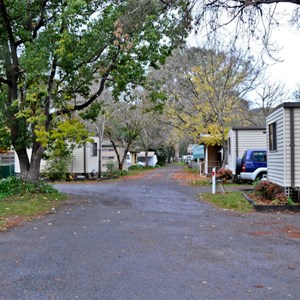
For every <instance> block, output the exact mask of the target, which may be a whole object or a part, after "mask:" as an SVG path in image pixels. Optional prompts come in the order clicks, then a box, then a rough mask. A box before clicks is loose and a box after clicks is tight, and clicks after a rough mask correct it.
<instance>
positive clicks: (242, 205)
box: [200, 192, 253, 213]
mask: <svg viewBox="0 0 300 300" xmlns="http://www.w3.org/2000/svg"><path fill="white" fill-rule="evenodd" d="M200 198H201V199H203V200H205V201H207V202H210V203H212V204H214V205H215V206H216V207H219V208H223V209H229V210H234V211H238V212H243V213H247V212H251V211H253V206H252V205H251V204H250V203H249V202H248V201H247V200H246V199H245V198H244V197H243V195H242V194H241V193H240V192H227V193H224V194H221V193H216V194H214V195H213V194H212V193H201V195H200Z"/></svg>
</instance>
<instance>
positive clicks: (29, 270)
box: [0, 167, 300, 300]
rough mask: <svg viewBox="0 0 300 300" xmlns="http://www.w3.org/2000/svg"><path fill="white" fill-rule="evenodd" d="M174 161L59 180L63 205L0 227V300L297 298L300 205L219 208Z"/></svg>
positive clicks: (299, 274)
mask: <svg viewBox="0 0 300 300" xmlns="http://www.w3.org/2000/svg"><path fill="white" fill-rule="evenodd" d="M180 170H181V169H180V167H167V168H160V169H155V170H154V171H153V172H152V171H151V172H149V173H146V175H144V176H140V177H136V178H127V179H122V180H118V181H107V182H102V183H94V184H91V183H77V184H59V185H57V188H58V189H59V190H60V191H62V192H66V193H69V194H70V195H71V197H70V200H68V202H67V204H66V205H64V206H62V207H60V208H58V209H57V210H56V211H54V212H53V213H52V214H49V215H46V216H44V217H43V218H41V219H39V220H35V221H32V222H27V223H24V224H23V225H21V226H20V227H17V228H14V229H10V230H9V231H7V232H5V233H1V234H0V269H1V273H0V276H1V280H0V299H4V300H6V299H14V300H15V299H22V300H23V299H132V300H134V299H136V300H141V299H172V300H173V299H197V300H198V299H272V300H274V299H300V286H299V282H300V269H299V268H300V258H299V249H300V239H299V238H300V218H299V214H288V213H257V212H251V213H246V214H244V215H243V214H241V213H237V212H233V211H228V210H222V209H218V208H215V207H214V206H212V205H210V204H209V203H206V202H204V201H199V192H201V191H203V190H204V189H205V188H200V187H191V186H186V185H182V184H181V183H180V182H178V181H176V180H175V179H174V178H175V177H174V174H175V173H177V172H179V171H180ZM206 189H207V188H206Z"/></svg>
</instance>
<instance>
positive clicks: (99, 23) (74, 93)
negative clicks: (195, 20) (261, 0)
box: [0, 0, 190, 181]
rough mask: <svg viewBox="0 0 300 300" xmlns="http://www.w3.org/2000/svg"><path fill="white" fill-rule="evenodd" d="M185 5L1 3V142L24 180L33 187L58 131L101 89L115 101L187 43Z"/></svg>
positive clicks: (86, 0) (108, 0) (145, 0)
mask: <svg viewBox="0 0 300 300" xmlns="http://www.w3.org/2000/svg"><path fill="white" fill-rule="evenodd" d="M188 4H189V3H188V2H185V1H180V0H178V1H168V3H165V1H159V0H150V1H149V0H124V1H118V0H103V1H96V0H76V1H56V0H43V1H41V0H32V1H25V0H21V1H18V2H16V1H13V0H0V85H1V90H0V110H1V112H0V115H1V117H2V118H1V121H0V127H1V128H2V130H1V132H0V134H1V137H0V140H1V141H5V143H6V144H7V141H8V138H9V140H10V143H11V144H12V145H13V147H14V149H15V151H16V153H17V155H18V158H19V161H20V168H21V175H22V178H23V179H24V180H28V181H37V180H38V178H39V167H40V161H41V158H42V156H43V153H44V151H45V150H46V149H47V147H48V141H49V132H50V131H51V130H52V129H53V128H55V126H56V125H57V124H64V123H65V122H66V120H68V118H69V119H72V112H75V111H80V110H82V109H84V108H86V107H88V106H89V105H91V104H92V103H93V102H94V101H95V100H96V99H97V98H98V97H99V96H100V95H101V93H102V92H103V90H104V88H105V87H106V86H108V87H110V88H111V89H112V90H113V93H114V95H115V96H116V97H117V96H118V95H120V94H121V93H123V92H124V91H126V90H128V87H129V83H132V84H138V83H142V82H143V81H144V79H145V74H146V73H145V71H146V67H147V66H149V65H151V66H153V67H157V63H158V62H160V63H163V62H164V61H165V59H166V57H167V56H168V55H169V54H170V52H171V50H172V49H173V48H174V47H175V46H176V45H177V44H178V43H181V42H182V41H183V39H184V37H185V36H186V33H187V28H188V27H189V23H190V14H189V6H188ZM95 81H97V83H98V84H97V88H96V89H95V90H91V86H92V83H94V82H95ZM28 147H31V148H32V156H31V159H30V158H29V157H28V154H27V151H26V148H28Z"/></svg>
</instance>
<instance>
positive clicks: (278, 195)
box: [255, 180, 288, 204]
mask: <svg viewBox="0 0 300 300" xmlns="http://www.w3.org/2000/svg"><path fill="white" fill-rule="evenodd" d="M255 191H256V193H258V194H260V195H261V196H262V197H263V198H265V199H266V200H271V201H273V200H277V203H281V204H285V203H287V200H288V198H287V196H286V195H285V194H284V193H283V190H282V187H281V186H280V185H278V184H276V183H273V182H271V181H268V180H263V181H260V182H259V183H258V184H257V185H256V187H255Z"/></svg>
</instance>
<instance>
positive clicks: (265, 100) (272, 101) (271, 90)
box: [255, 81, 287, 117]
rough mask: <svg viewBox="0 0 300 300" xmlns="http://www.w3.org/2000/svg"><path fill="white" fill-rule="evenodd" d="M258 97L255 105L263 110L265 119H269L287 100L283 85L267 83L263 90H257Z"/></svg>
mask: <svg viewBox="0 0 300 300" xmlns="http://www.w3.org/2000/svg"><path fill="white" fill-rule="evenodd" d="M256 94H257V96H258V98H257V100H256V101H255V104H256V105H257V106H258V107H259V108H261V110H262V113H263V115H264V117H267V116H268V115H269V113H270V112H271V110H272V109H273V108H274V107H275V106H277V105H279V104H281V103H282V102H283V101H284V100H286V99H287V92H286V91H285V88H284V85H283V83H280V82H273V83H272V82H269V81H267V82H266V83H265V84H264V85H263V86H262V87H261V89H259V88H258V89H257V90H256Z"/></svg>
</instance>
